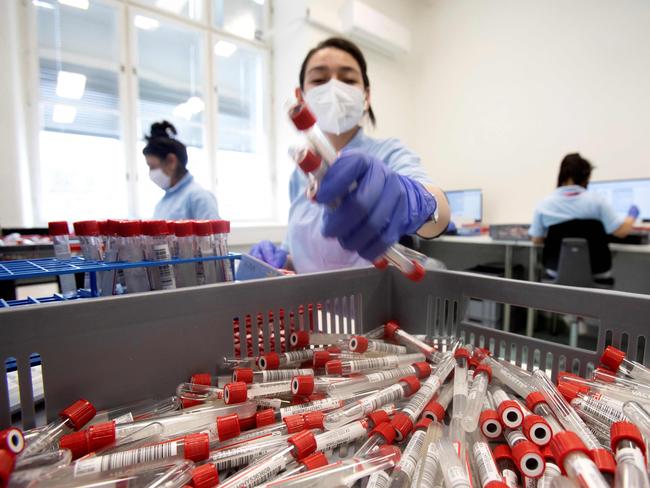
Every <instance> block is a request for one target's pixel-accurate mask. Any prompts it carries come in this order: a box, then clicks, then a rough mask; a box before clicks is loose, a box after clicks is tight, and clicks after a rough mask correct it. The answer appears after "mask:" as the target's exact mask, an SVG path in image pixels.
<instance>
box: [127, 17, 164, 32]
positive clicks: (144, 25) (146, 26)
mask: <svg viewBox="0 0 650 488" xmlns="http://www.w3.org/2000/svg"><path fill="white" fill-rule="evenodd" d="M133 23H134V24H135V26H136V27H137V28H138V29H142V30H156V29H157V28H158V27H159V26H160V22H158V21H157V20H156V19H152V18H151V17H145V16H144V15H136V16H135V18H134V19H133Z"/></svg>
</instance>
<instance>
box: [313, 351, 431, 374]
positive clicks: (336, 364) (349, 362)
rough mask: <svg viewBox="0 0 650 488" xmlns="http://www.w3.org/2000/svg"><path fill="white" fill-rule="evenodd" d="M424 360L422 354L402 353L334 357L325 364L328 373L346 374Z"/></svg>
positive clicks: (394, 366)
mask: <svg viewBox="0 0 650 488" xmlns="http://www.w3.org/2000/svg"><path fill="white" fill-rule="evenodd" d="M421 361H424V354H420V353H415V354H403V355H400V356H381V357H376V358H367V359H345V360H340V359H334V360H332V361H328V362H327V363H326V364H325V371H326V373H327V374H328V375H344V376H348V375H351V374H354V373H363V372H366V371H372V370H375V369H391V368H399V367H400V366H406V365H408V364H412V363H417V362H421Z"/></svg>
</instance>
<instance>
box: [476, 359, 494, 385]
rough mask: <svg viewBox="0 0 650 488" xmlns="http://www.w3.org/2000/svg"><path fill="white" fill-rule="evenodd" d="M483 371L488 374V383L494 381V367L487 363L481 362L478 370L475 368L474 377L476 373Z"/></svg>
mask: <svg viewBox="0 0 650 488" xmlns="http://www.w3.org/2000/svg"><path fill="white" fill-rule="evenodd" d="M481 372H483V373H485V374H487V376H488V383H489V382H490V381H492V368H490V367H489V366H488V365H487V364H483V363H481V364H479V365H478V366H477V367H476V370H474V377H475V378H476V375H477V374H479V373H481Z"/></svg>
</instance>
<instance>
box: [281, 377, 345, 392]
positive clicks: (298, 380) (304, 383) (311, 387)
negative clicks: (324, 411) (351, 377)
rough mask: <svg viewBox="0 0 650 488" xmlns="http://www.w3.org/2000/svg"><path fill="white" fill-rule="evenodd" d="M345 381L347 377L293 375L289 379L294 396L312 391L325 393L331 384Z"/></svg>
mask: <svg viewBox="0 0 650 488" xmlns="http://www.w3.org/2000/svg"><path fill="white" fill-rule="evenodd" d="M346 381H348V379H347V378H334V377H332V378H328V377H315V376H294V377H293V378H292V379H291V393H292V394H293V395H296V396H303V397H308V396H310V395H312V394H314V393H326V392H327V389H328V388H329V387H330V386H331V385H333V384H336V383H344V382H346Z"/></svg>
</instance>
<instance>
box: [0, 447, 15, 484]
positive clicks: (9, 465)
mask: <svg viewBox="0 0 650 488" xmlns="http://www.w3.org/2000/svg"><path fill="white" fill-rule="evenodd" d="M15 465H16V456H13V455H12V454H11V453H10V452H9V451H5V450H4V449H3V450H0V486H1V487H2V488H4V487H5V486H7V485H8V484H9V477H10V476H11V473H12V472H13V470H14V466H15Z"/></svg>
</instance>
